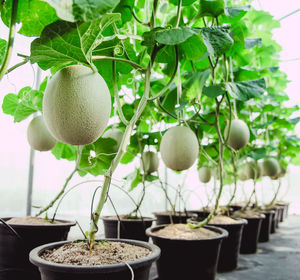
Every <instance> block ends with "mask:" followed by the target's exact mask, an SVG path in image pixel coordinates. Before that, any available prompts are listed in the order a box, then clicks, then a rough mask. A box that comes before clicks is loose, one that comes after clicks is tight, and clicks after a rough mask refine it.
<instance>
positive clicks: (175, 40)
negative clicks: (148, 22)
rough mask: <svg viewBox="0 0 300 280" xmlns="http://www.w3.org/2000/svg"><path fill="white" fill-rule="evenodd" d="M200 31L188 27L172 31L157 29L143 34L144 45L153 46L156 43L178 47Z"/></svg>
mask: <svg viewBox="0 0 300 280" xmlns="http://www.w3.org/2000/svg"><path fill="white" fill-rule="evenodd" d="M200 31H201V29H200V28H190V27H187V26H182V27H177V28H170V29H164V28H155V29H153V30H151V31H148V32H145V33H144V34H143V38H144V41H143V45H145V46H151V45H153V44H155V42H157V43H160V44H164V45H171V46H173V45H178V44H181V43H183V42H185V41H186V40H187V39H188V38H190V37H191V36H193V35H194V34H199V33H200Z"/></svg>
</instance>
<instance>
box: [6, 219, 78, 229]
mask: <svg viewBox="0 0 300 280" xmlns="http://www.w3.org/2000/svg"><path fill="white" fill-rule="evenodd" d="M11 218H15V217H4V218H1V219H3V220H4V221H5V222H6V221H8V220H9V219H11ZM54 221H58V222H61V224H51V223H49V224H40V225H39V224H37V225H30V224H9V225H10V226H11V227H12V228H35V229H36V228H46V227H51V228H52V227H72V226H75V225H76V222H75V221H68V220H61V219H55V220H54ZM0 226H3V224H2V223H0Z"/></svg>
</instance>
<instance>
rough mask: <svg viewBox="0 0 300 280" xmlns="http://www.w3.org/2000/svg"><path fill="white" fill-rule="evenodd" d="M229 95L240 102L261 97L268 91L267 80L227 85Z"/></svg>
mask: <svg viewBox="0 0 300 280" xmlns="http://www.w3.org/2000/svg"><path fill="white" fill-rule="evenodd" d="M226 89H227V90H228V92H229V94H230V95H231V96H232V97H233V98H235V99H238V100H241V101H247V100H249V99H251V98H253V97H259V96H261V95H262V94H263V93H264V92H265V89H266V82H265V79H263V78H262V79H258V80H253V81H244V82H237V83H226Z"/></svg>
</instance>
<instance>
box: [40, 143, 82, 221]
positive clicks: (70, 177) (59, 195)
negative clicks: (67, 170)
mask: <svg viewBox="0 0 300 280" xmlns="http://www.w3.org/2000/svg"><path fill="white" fill-rule="evenodd" d="M82 149H83V146H77V159H76V164H75V168H74V170H73V171H72V172H71V174H70V175H69V176H68V177H67V179H66V181H65V183H64V185H63V187H62V189H61V190H60V192H59V193H58V194H57V195H56V196H55V198H54V199H53V200H52V201H51V202H50V203H49V204H48V205H47V206H46V207H44V208H43V209H41V210H40V211H39V212H38V213H37V214H36V215H35V216H36V217H38V216H40V215H41V214H43V213H45V212H46V211H47V210H48V209H50V208H51V207H52V206H53V205H54V203H55V202H56V201H57V200H58V199H59V198H60V197H61V196H62V195H63V194H64V192H65V190H66V188H67V186H68V184H69V182H70V181H71V179H72V178H73V176H74V174H75V173H76V172H77V171H78V168H79V163H80V160H81V155H82Z"/></svg>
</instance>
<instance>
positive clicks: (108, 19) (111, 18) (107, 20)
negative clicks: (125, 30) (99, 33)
mask: <svg viewBox="0 0 300 280" xmlns="http://www.w3.org/2000/svg"><path fill="white" fill-rule="evenodd" d="M119 20H121V14H119V13H114V14H106V15H103V16H102V17H101V21H100V29H101V30H105V29H106V28H107V27H108V26H109V25H111V24H113V23H114V22H116V21H119Z"/></svg>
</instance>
